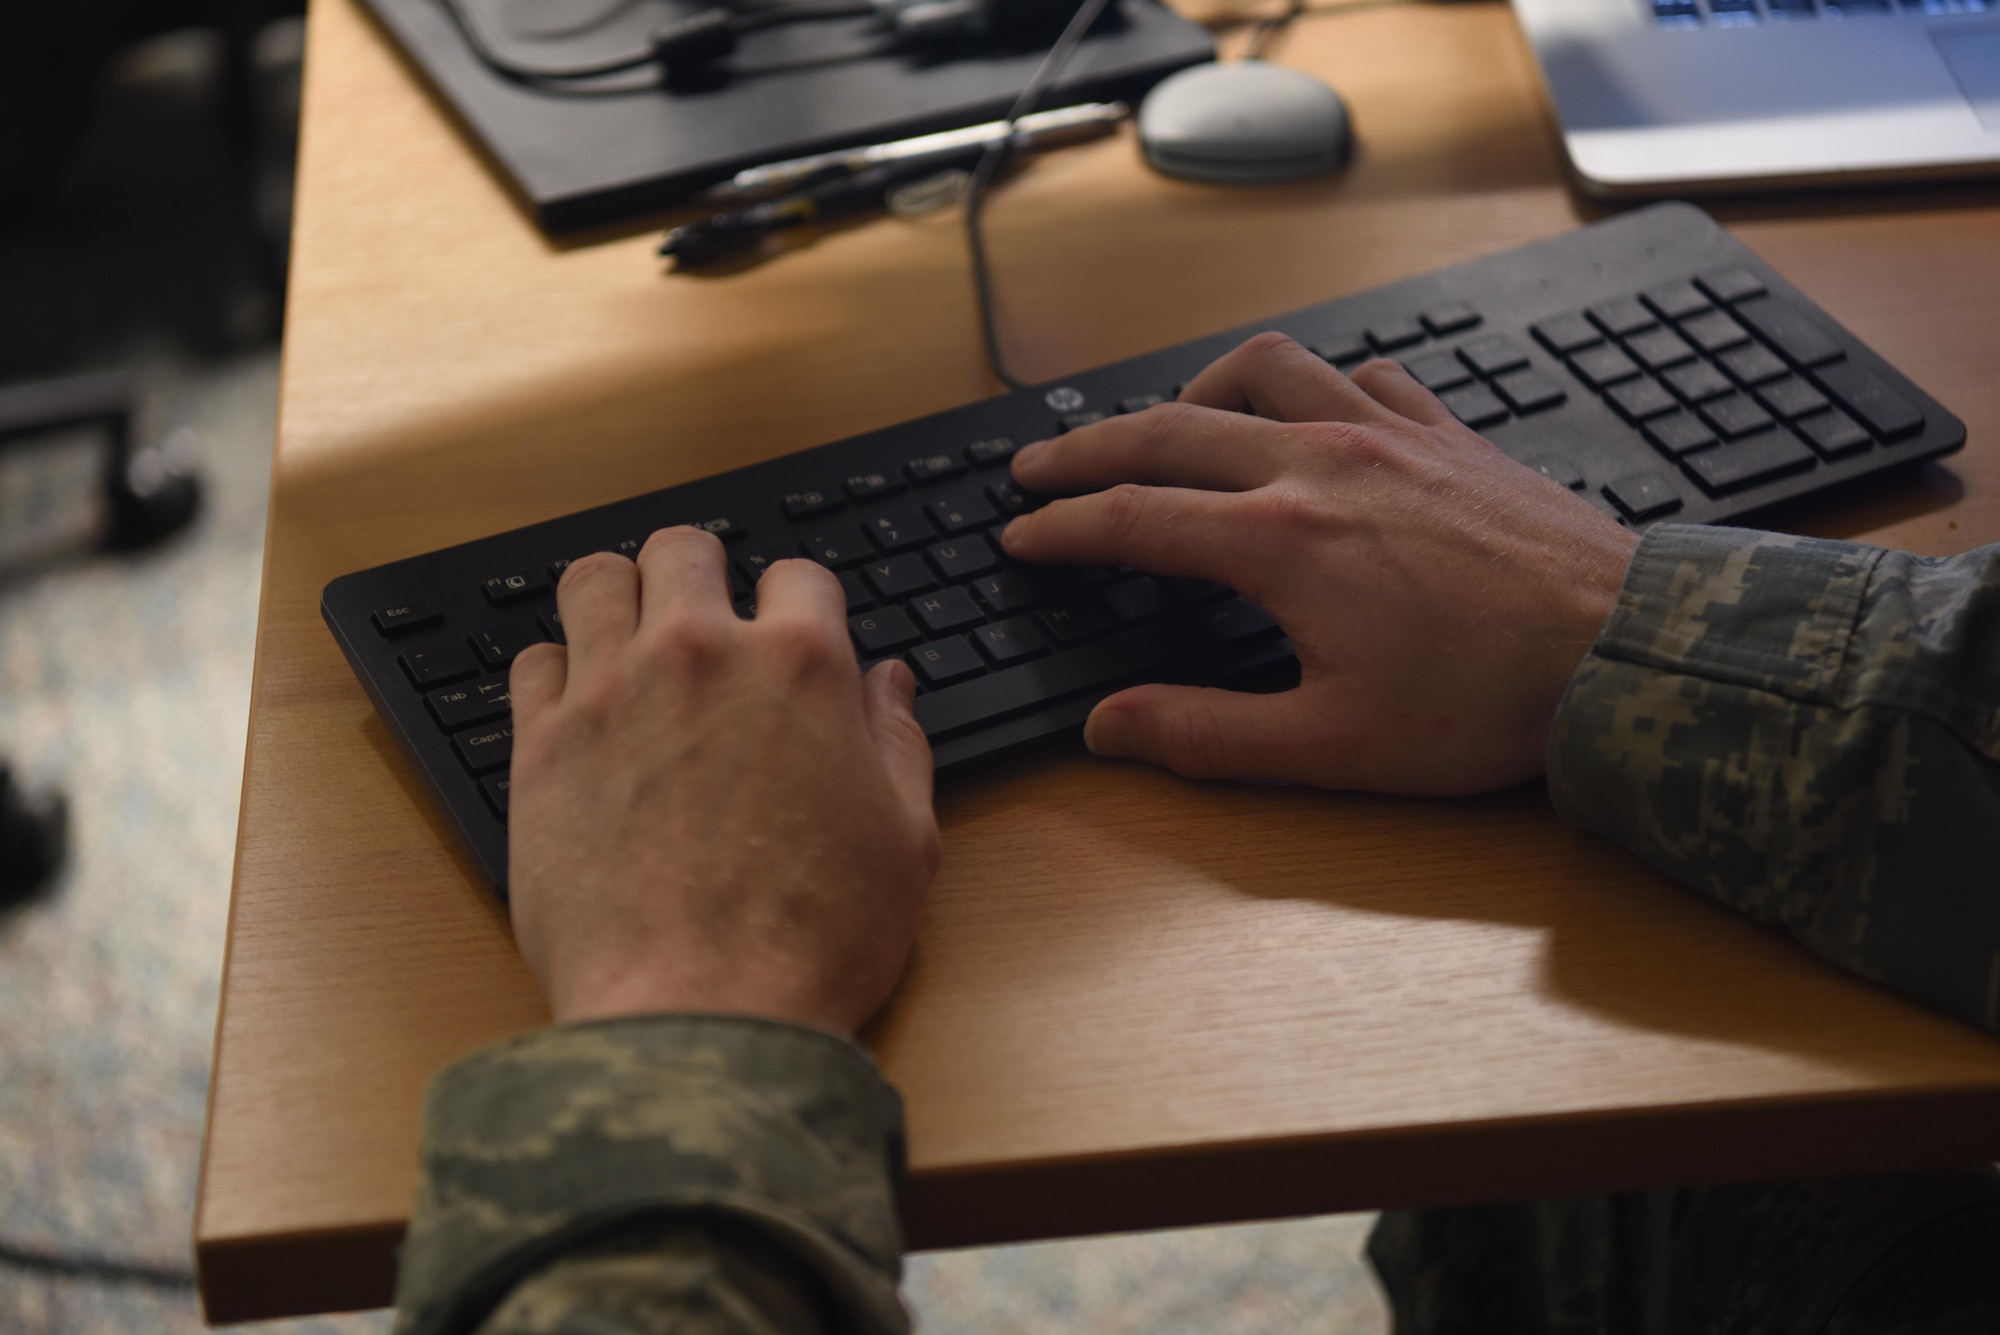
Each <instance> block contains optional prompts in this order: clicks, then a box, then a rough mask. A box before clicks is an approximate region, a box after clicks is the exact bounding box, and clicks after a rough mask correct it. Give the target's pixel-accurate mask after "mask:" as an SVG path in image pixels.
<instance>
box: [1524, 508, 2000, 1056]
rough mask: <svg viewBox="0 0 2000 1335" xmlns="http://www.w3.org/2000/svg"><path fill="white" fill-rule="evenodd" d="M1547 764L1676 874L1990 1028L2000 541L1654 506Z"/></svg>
mask: <svg viewBox="0 0 2000 1335" xmlns="http://www.w3.org/2000/svg"><path fill="white" fill-rule="evenodd" d="M1549 786H1550V791H1551V793H1552V795H1553V796H1554V798H1555V801H1556V805H1557V809H1558V810H1559V811H1560V812H1561V813H1562V814H1563V815H1564V816H1565V818H1567V819H1569V820H1571V821H1572V822H1574V823H1575V824H1577V825H1580V826H1582V827H1583V828H1586V829H1589V830H1593V831H1595V832H1597V833H1600V834H1603V835H1606V836H1607V837H1610V838H1612V839H1615V840H1617V841H1618V842H1620V843H1622V844H1624V845H1625V846H1626V847H1628V848H1630V849H1632V850H1633V851H1634V852H1635V853H1637V854H1638V855H1639V856H1641V857H1642V858H1644V859H1645V860H1646V861H1648V862H1650V863H1651V864H1653V865H1654V866H1656V867H1658V868H1660V869H1661V870H1662V871H1664V872H1666V873H1667V874H1668V875H1670V876H1673V877H1674V878H1675V879H1676V880H1679V881H1681V882H1682V883H1684V884H1686V885H1689V886H1691V887H1693V888H1695V889H1697V890H1700V891H1702V892H1704V893H1706V894H1708V895H1711V896H1712V897H1714V898H1716V899H1718V900H1720V901H1721V902H1723V903H1725V904H1728V905H1730V906H1731V907H1733V908H1736V909H1739V910H1740V911H1742V912H1745V913H1747V914H1750V915H1751V916H1753V917H1756V918H1758V919H1760V920H1761V921H1765V922H1770V923H1775V924H1779V925H1782V926H1784V927H1785V928H1786V929H1787V930H1789V931H1790V932H1792V933H1793V934H1794V935H1795V936H1797V937H1798V938H1799V939H1800V940H1801V941H1802V942H1804V943H1805V944H1806V945H1808V946H1810V947H1811V948H1812V949H1814V950H1815V951H1817V952H1819V953H1820V954H1822V955H1824V956H1826V957H1827V958H1828V959H1831V960H1833V961H1834V962H1836V963H1838V964H1840V965H1842V966H1843V967H1845V968H1848V969H1851V970H1853V971H1855V972H1857V973H1860V974H1863V975H1865V976H1867V977H1870V978H1874V979H1877V980H1878V981H1880V982H1883V983H1885V984H1887V985H1888V986H1890V987H1893V988H1896V989H1897V990H1899V991H1902V992H1905V993H1907V994H1908V995H1910V996H1912V997H1915V998H1917V999H1919V1000H1921V1001H1924V1002H1926V1003H1928V1004H1930V1005H1933V1006H1936V1007H1938V1008H1940V1009H1942V1010H1945V1011H1948V1012H1950V1013H1951V1014H1953V1015H1956V1016H1958V1017H1959V1018H1961V1019H1965V1020H1968V1021H1971V1022H1973V1023H1975V1024H1979V1025H1981V1026H1982V1027H1984V1028H1987V1029H1989V1030H1992V1031H1995V1032H2000V548H1988V549H1983V550H1982V551H1979V552H1974V553H1969V554H1968V555H1966V556H1963V557H1958V558H1953V559H1951V560H1949V561H1930V560H1925V559H1923V558H1918V557H1912V556H1908V555H1906V554H1902V553H1894V552H1883V551H1880V550H1879V549H1875V548H1865V547H1859V546H1855V545H1852V544H1845V543H1827V542H1818V541H1813V540H1809V539H1800V538H1789V537H1782V536H1779V535H1771V534H1752V533H1747V532H1742V531H1738V530H1727V529H1696V528H1677V527H1668V528H1663V529H1659V530H1655V531H1654V532H1653V533H1651V534H1649V535H1648V536H1647V539H1646V541H1645V543H1644V544H1643V545H1642V546H1641V548H1640V549H1639V552H1638V553H1637V555H1636V556H1635V557H1634V559H1633V563H1632V568H1631V571H1630V573H1629V574H1628V576H1627V579H1626V583H1625V587H1624V589H1623V591H1622V592H1621V596H1620V602H1619V607H1618V610H1617V611H1616V612H1614V613H1613V615H1612V617H1611V620H1610V621H1609V622H1608V623H1607V624H1606V626H1605V629H1604V632H1603V635H1602V636H1601V637H1600V639H1599V640H1598V643H1597V645H1596V647H1595V648H1594V649H1593V651H1592V653H1591V655H1590V656H1589V658H1587V659H1586V660H1585V662H1584V664H1583V666H1582V668H1581V669H1580V670H1579V671H1578V673H1577V676H1576V678H1575V680H1574V681H1573V682H1572V684H1571V687H1570V691H1569V693H1568V695H1567V697H1566V698H1565V700H1564V703H1563V706H1562V708H1561V710H1560V711H1559V712H1558V714H1557V718H1556V724H1555V728H1554V730H1553V732H1552V735H1551V740H1550V747H1549Z"/></svg>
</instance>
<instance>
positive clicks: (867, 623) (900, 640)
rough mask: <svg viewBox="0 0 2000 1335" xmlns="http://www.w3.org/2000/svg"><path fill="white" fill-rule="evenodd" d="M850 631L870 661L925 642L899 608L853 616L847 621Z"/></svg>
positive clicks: (884, 608) (885, 608) (880, 609)
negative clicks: (919, 642)
mask: <svg viewBox="0 0 2000 1335" xmlns="http://www.w3.org/2000/svg"><path fill="white" fill-rule="evenodd" d="M847 630H848V633H849V634H851V635H853V636H854V642H855V643H856V644H858V645H860V646H861V652H862V653H864V654H866V655H868V656H869V657H871V658H880V657H881V656H882V655H883V654H890V653H894V652H895V651H896V650H898V649H902V648H904V647H906V646H908V645H912V644H915V643H916V642H917V641H918V640H921V639H923V636H921V635H919V634H918V633H917V628H916V626H914V625H913V624H911V622H910V619H909V618H908V617H907V616H905V615H903V609H902V608H900V607H880V608H877V609H876V610H874V611H873V612H862V613H859V614H858V615H855V616H851V617H849V618H847Z"/></svg>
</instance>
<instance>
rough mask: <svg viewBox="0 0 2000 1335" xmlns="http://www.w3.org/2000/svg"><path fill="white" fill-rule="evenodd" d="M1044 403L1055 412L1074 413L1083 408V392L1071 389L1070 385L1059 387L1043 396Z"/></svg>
mask: <svg viewBox="0 0 2000 1335" xmlns="http://www.w3.org/2000/svg"><path fill="white" fill-rule="evenodd" d="M1042 402H1043V403H1046V404H1048V405H1049V408H1050V409H1051V410H1052V411H1054V412H1059V413H1073V412H1075V411H1076V410H1077V409H1078V408H1081V407H1082V406H1083V391H1082V390H1080V389H1071V388H1070V387H1069V386H1068V385H1057V386H1056V387H1055V388H1054V389H1052V390H1050V391H1049V392H1048V393H1046V394H1044V395H1042Z"/></svg>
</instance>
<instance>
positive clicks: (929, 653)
mask: <svg viewBox="0 0 2000 1335" xmlns="http://www.w3.org/2000/svg"><path fill="white" fill-rule="evenodd" d="M954 592H956V590H954ZM908 657H909V662H910V666H911V667H913V668H915V669H916V670H917V676H918V678H919V679H920V680H922V681H923V682H925V683H926V684H928V685H931V686H949V685H950V684H951V683H952V682H955V681H964V680H965V679H966V678H967V677H977V676H979V675H980V674H981V673H983V672H985V671H986V663H985V662H984V660H982V659H981V658H980V657H979V655H978V654H977V653H974V652H973V649H972V642H971V641H969V640H967V639H966V638H965V637H964V636H963V635H954V636H952V637H951V638H949V639H944V640H932V641H931V642H930V643H929V644H920V645H918V646H917V647H916V648H915V649H913V650H911V651H910V653H909V655H908Z"/></svg>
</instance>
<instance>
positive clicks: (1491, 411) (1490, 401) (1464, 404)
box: [1438, 385, 1507, 431]
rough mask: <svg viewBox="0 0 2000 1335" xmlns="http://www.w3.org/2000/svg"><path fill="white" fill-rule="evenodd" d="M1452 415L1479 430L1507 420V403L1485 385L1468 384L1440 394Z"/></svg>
mask: <svg viewBox="0 0 2000 1335" xmlns="http://www.w3.org/2000/svg"><path fill="white" fill-rule="evenodd" d="M1438 398H1440V399H1441V400H1443V401H1444V406H1445V407H1447V408H1449V409H1451V414H1452V416H1454V417H1456V418H1457V419H1458V420H1459V421H1461V422H1463V423H1465V424H1466V425H1467V426H1469V427H1471V428H1472V429H1473V430H1475V431H1477V430H1479V429H1480V428H1481V427H1488V426H1492V425H1493V424H1494V423H1495V422H1504V421H1506V420H1507V405H1506V404H1504V403H1502V402H1500V400H1499V398H1498V397H1497V396H1496V395H1495V394H1494V393H1493V391H1492V390H1490V389H1488V388H1486V386H1484V385H1466V386H1465V387H1464V388H1462V389H1454V390H1448V391H1446V392H1445V393H1443V394H1440V395H1438Z"/></svg>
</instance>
